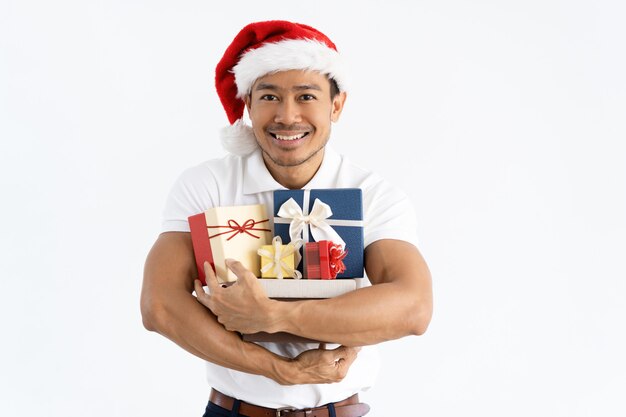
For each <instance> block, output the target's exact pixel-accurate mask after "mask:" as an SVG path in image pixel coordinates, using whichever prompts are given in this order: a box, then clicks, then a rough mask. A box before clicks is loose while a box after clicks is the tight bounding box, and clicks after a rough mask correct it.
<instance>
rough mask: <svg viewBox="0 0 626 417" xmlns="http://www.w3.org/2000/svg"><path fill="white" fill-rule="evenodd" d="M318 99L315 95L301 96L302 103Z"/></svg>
mask: <svg viewBox="0 0 626 417" xmlns="http://www.w3.org/2000/svg"><path fill="white" fill-rule="evenodd" d="M315 99H316V97H315V96H314V95H313V94H302V95H301V96H300V100H302V101H312V100H315Z"/></svg>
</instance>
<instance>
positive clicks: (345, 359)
mask: <svg viewBox="0 0 626 417" xmlns="http://www.w3.org/2000/svg"><path fill="white" fill-rule="evenodd" d="M359 350H361V348H360V347H346V346H339V347H338V348H336V349H332V350H326V346H325V344H324V343H321V344H320V346H319V348H318V349H312V350H306V351H304V352H302V353H301V354H300V355H298V356H297V357H295V358H294V359H293V362H292V363H293V364H294V365H295V366H296V373H295V375H293V376H292V378H289V380H290V382H289V383H291V384H327V383H333V382H339V381H341V380H342V379H344V378H345V376H346V375H347V374H348V369H350V366H351V365H352V363H353V362H354V360H355V359H356V357H357V354H358V352H359Z"/></svg>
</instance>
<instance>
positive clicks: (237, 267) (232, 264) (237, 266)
mask: <svg viewBox="0 0 626 417" xmlns="http://www.w3.org/2000/svg"><path fill="white" fill-rule="evenodd" d="M226 267H227V268H228V269H230V270H231V271H233V273H234V274H235V275H236V276H237V282H239V280H240V279H242V280H243V279H245V278H246V277H247V276H248V274H249V273H250V274H251V272H250V271H249V270H248V269H246V267H245V266H243V264H242V263H241V262H239V261H236V260H234V259H226Z"/></svg>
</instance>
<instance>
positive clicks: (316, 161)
mask: <svg viewBox="0 0 626 417" xmlns="http://www.w3.org/2000/svg"><path fill="white" fill-rule="evenodd" d="M323 159H324V149H321V150H319V151H318V152H317V153H316V154H315V155H314V156H312V157H311V158H309V159H308V160H306V161H304V162H302V163H300V164H297V165H293V166H283V165H278V164H277V163H276V162H274V161H272V160H271V159H270V158H269V157H268V156H267V155H266V154H265V152H263V162H265V166H266V167H267V170H268V171H269V172H270V174H271V175H272V177H273V178H274V179H275V180H276V182H278V183H279V184H280V185H282V186H283V187H285V188H287V189H290V190H298V189H300V188H302V187H304V186H305V185H306V184H308V182H309V181H311V178H313V176H314V175H315V174H316V173H317V170H318V169H319V168H320V166H321V165H322V160H323Z"/></svg>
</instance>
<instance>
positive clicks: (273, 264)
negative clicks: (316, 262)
mask: <svg viewBox="0 0 626 417" xmlns="http://www.w3.org/2000/svg"><path fill="white" fill-rule="evenodd" d="M302 243H303V242H302V240H301V239H297V240H296V241H295V242H294V241H292V242H290V243H288V244H287V245H285V247H283V241H282V239H281V238H280V236H276V237H274V239H272V246H274V253H272V252H270V251H268V250H266V249H263V248H261V249H259V250H257V253H258V254H259V255H261V256H262V257H264V258H267V259H269V262H268V263H266V264H265V266H264V267H263V268H261V272H263V273H265V272H267V271H269V270H270V269H272V268H274V275H276V278H278V279H283V278H284V275H283V270H285V271H286V272H287V276H288V277H290V278H295V279H300V278H302V274H301V273H300V271H298V270H296V269H294V268H292V267H291V266H289V265H288V264H287V263H286V262H285V261H284V260H283V259H284V258H286V257H288V256H289V255H291V254H294V253H295V254H296V255H297V256H299V255H300V253H299V250H300V246H302ZM294 262H295V261H294Z"/></svg>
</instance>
